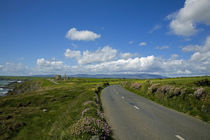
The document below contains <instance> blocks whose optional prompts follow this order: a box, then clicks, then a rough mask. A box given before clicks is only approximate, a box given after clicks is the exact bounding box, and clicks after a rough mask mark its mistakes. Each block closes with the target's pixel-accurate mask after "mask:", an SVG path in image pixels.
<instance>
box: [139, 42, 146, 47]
mask: <svg viewBox="0 0 210 140" xmlns="http://www.w3.org/2000/svg"><path fill="white" fill-rule="evenodd" d="M146 45H147V43H146V42H140V43H139V46H146Z"/></svg>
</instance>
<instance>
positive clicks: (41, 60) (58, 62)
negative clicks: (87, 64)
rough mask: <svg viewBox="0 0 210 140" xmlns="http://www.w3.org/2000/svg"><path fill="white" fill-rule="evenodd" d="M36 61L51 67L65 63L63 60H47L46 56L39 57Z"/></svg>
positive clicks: (40, 64) (38, 63)
mask: <svg viewBox="0 0 210 140" xmlns="http://www.w3.org/2000/svg"><path fill="white" fill-rule="evenodd" d="M36 63H37V65H39V66H44V67H51V66H53V67H60V66H62V65H63V62H62V61H56V60H53V61H48V60H45V59H44V58H38V59H37V62H36Z"/></svg>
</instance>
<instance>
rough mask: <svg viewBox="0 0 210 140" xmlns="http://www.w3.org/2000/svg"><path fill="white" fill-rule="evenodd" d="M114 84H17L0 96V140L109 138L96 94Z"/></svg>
mask: <svg viewBox="0 0 210 140" xmlns="http://www.w3.org/2000/svg"><path fill="white" fill-rule="evenodd" d="M117 81H118V80H115V79H82V78H80V79H79V78H73V79H70V80H67V81H62V80H61V81H57V83H58V84H55V83H53V82H51V81H50V80H48V79H44V78H35V79H33V80H28V81H25V82H24V83H21V84H18V85H17V86H16V88H15V90H14V92H13V94H12V95H9V96H5V97H0V139H20V140H24V139H25V140H30V139H35V140H37V139H90V138H91V137H92V136H93V135H96V136H97V137H106V138H107V139H110V137H109V135H110V134H111V132H110V128H109V126H108V125H107V124H106V122H105V120H104V118H103V113H102V108H101V104H100V100H99V97H98V94H97V93H99V94H100V90H101V89H102V88H103V87H104V86H105V85H103V84H104V83H106V82H109V83H116V82H117ZM98 86H100V87H101V88H98V89H97V87H98ZM16 93H18V94H16Z"/></svg>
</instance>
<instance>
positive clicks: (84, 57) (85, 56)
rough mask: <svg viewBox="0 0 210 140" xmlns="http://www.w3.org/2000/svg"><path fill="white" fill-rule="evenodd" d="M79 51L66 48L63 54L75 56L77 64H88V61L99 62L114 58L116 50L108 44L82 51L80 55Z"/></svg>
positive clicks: (70, 56)
mask: <svg viewBox="0 0 210 140" xmlns="http://www.w3.org/2000/svg"><path fill="white" fill-rule="evenodd" d="M80 53H81V52H80V51H72V50H70V49H67V50H66V51H65V53H64V55H65V56H66V57H68V58H75V59H76V60H77V62H78V64H90V63H100V62H106V61H110V60H112V59H114V58H115V57H116V54H117V50H116V49H113V48H111V47H110V46H105V47H104V48H102V49H98V50H96V51H88V50H86V51H83V52H82V53H81V55H80Z"/></svg>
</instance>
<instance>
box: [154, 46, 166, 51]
mask: <svg viewBox="0 0 210 140" xmlns="http://www.w3.org/2000/svg"><path fill="white" fill-rule="evenodd" d="M168 48H169V47H168V46H157V47H156V48H155V49H159V50H163V49H168Z"/></svg>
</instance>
